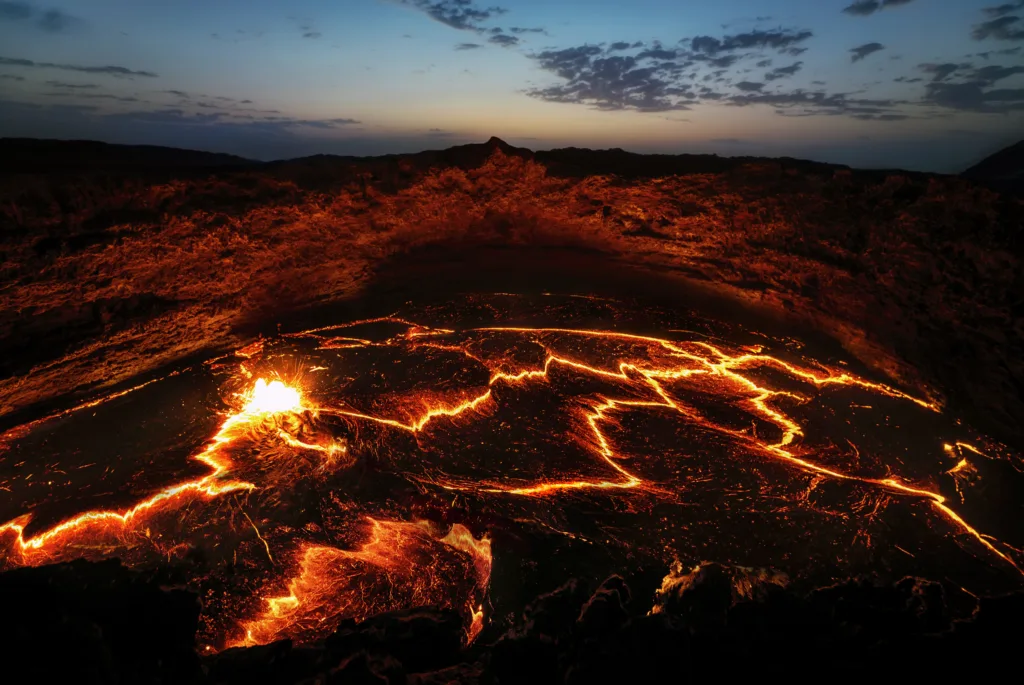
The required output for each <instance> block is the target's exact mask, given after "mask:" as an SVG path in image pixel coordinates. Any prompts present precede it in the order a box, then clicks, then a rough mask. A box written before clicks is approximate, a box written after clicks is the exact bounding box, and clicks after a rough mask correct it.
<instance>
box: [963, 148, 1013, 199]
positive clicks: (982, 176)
mask: <svg viewBox="0 0 1024 685" xmlns="http://www.w3.org/2000/svg"><path fill="white" fill-rule="evenodd" d="M961 175H962V176H963V177H964V178H967V179H970V180H971V181H974V182H975V183H980V184H982V185H986V186H988V187H990V188H994V189H996V190H999V191H1001V192H1004V193H1013V194H1015V195H1021V194H1022V193H1024V140H1022V141H1020V142H1019V143H1016V144H1014V145H1011V146H1010V147H1008V148H1004V149H1002V150H1000V151H999V152H997V153H995V154H994V155H991V156H989V157H986V158H985V159H983V160H981V161H980V162H978V163H977V164H975V165H974V166H972V167H971V168H970V169H968V170H967V171H965V172H963V174H961Z"/></svg>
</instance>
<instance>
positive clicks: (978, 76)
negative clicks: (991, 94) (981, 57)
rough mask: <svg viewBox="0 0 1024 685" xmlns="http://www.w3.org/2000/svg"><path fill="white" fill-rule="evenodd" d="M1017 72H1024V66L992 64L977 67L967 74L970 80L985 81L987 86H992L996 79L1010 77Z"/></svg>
mask: <svg viewBox="0 0 1024 685" xmlns="http://www.w3.org/2000/svg"><path fill="white" fill-rule="evenodd" d="M1017 74H1024V66H1013V67H1003V66H997V65H994V64H993V65H991V66H987V67H981V68H980V69H975V70H974V71H973V72H971V73H970V74H969V75H968V76H967V79H968V80H969V81H976V82H979V83H984V84H985V85H987V86H991V85H993V84H994V83H995V82H996V81H1002V80H1003V79H1004V78H1009V77H1011V76H1015V75H1017Z"/></svg>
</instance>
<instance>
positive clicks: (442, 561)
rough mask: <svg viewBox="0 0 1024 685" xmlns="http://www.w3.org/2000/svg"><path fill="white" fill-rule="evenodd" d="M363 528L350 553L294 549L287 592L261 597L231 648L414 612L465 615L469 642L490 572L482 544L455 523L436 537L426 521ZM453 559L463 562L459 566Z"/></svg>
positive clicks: (305, 637)
mask: <svg viewBox="0 0 1024 685" xmlns="http://www.w3.org/2000/svg"><path fill="white" fill-rule="evenodd" d="M368 523H369V539H368V540H367V541H366V542H365V543H363V544H362V545H361V546H360V547H359V548H358V549H356V550H351V551H350V550H343V549H337V548H334V547H329V546H324V545H306V546H304V547H302V548H301V550H300V553H299V555H298V572H297V574H296V575H295V576H294V577H293V578H292V579H291V580H290V581H288V585H287V590H288V594H286V595H280V596H274V597H267V598H265V600H264V602H265V607H264V610H263V612H262V613H261V614H260V615H258V616H257V617H256V618H254V619H251V620H248V621H243V623H242V628H243V631H244V635H243V636H242V637H241V638H239V639H238V640H237V642H236V643H235V645H236V646H244V645H254V644H266V643H268V642H272V641H274V640H280V639H283V638H291V639H293V640H297V641H300V642H303V641H309V640H310V637H311V636H313V637H319V636H321V635H323V633H324V631H325V629H326V630H327V631H330V630H332V629H333V628H334V626H336V625H337V624H338V622H339V621H340V620H341V619H343V618H354V619H356V620H357V621H358V620H363V619H365V618H368V617H370V616H373V615H375V614H379V613H383V612H385V611H392V610H395V609H403V608H406V607H417V606H442V607H448V608H452V609H456V610H466V611H468V613H469V615H470V616H471V617H472V619H471V624H470V628H469V630H468V634H467V639H468V640H472V639H473V638H475V637H476V635H477V634H478V633H479V631H480V629H482V625H483V623H482V622H483V610H482V608H480V605H479V599H480V595H481V594H482V593H483V591H484V590H486V588H487V583H488V581H489V579H490V574H491V547H490V541H489V540H487V538H482V539H480V540H477V539H475V538H473V535H472V534H471V533H470V532H469V530H467V529H466V528H465V527H464V526H461V525H458V524H456V525H454V526H452V529H451V531H450V532H449V533H448V534H447V535H446V536H444V537H441V536H440V535H439V533H438V530H437V529H436V527H435V526H434V525H433V524H431V523H430V522H428V521H420V522H417V523H403V522H399V521H380V520H376V519H372V518H370V519H368ZM460 556H468V558H469V561H470V563H468V564H465V563H460V562H461V561H462V560H461V559H460ZM460 587H462V588H465V587H469V588H471V591H470V592H469V593H468V595H469V596H464V597H458V596H457V592H458V590H457V588H460ZM474 600H475V601H474Z"/></svg>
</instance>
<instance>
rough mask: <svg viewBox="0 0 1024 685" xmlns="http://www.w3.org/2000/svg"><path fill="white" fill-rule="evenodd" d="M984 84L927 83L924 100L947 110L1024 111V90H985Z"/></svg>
mask: <svg viewBox="0 0 1024 685" xmlns="http://www.w3.org/2000/svg"><path fill="white" fill-rule="evenodd" d="M985 85H986V84H985V83H984V82H981V81H969V82H965V83H929V84H928V86H927V94H926V95H925V100H926V101H928V102H930V103H932V104H935V105H938V106H940V107H946V108H949V109H957V110H961V111H968V112H983V113H989V114H1003V113H1007V112H1012V111H1020V110H1024V88H1004V89H997V90H985Z"/></svg>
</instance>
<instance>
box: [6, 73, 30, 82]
mask: <svg viewBox="0 0 1024 685" xmlns="http://www.w3.org/2000/svg"><path fill="white" fill-rule="evenodd" d="M0 78H2V79H7V80H9V81H24V80H25V77H24V76H15V75H14V74H0Z"/></svg>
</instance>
